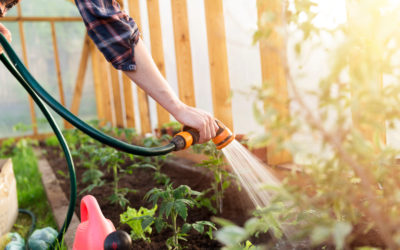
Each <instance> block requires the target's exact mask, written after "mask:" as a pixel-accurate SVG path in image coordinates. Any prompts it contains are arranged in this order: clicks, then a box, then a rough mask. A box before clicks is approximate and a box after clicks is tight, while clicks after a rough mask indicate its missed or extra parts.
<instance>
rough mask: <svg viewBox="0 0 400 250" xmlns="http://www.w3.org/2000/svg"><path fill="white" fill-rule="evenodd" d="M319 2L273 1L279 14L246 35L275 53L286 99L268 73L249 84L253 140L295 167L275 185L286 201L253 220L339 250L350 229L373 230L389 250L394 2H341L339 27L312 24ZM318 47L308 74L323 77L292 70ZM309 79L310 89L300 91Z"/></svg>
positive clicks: (393, 231)
mask: <svg viewBox="0 0 400 250" xmlns="http://www.w3.org/2000/svg"><path fill="white" fill-rule="evenodd" d="M259 3H260V4H265V3H267V1H266V0H262V1H259ZM276 3H279V2H278V1H276ZM321 4H322V3H321V2H318V1H309V0H295V1H291V2H290V4H288V5H282V6H283V11H282V12H281V11H278V12H277V11H275V12H273V11H271V10H267V11H265V12H264V13H263V14H262V15H261V18H260V21H259V29H258V31H257V32H256V33H255V35H254V40H255V41H256V42H260V43H261V44H262V45H263V46H264V47H265V48H267V49H268V50H269V51H270V52H271V53H276V55H277V58H278V61H279V62H280V63H281V64H280V65H279V66H280V67H281V68H280V69H279V70H281V75H280V76H282V77H283V76H284V78H285V81H286V83H287V86H288V89H289V93H290V95H289V98H286V97H285V96H283V95H284V94H282V91H280V90H281V89H280V90H277V89H278V88H277V87H276V86H278V85H279V86H284V85H282V84H283V83H282V82H277V81H275V79H274V78H273V77H271V79H267V80H266V81H265V82H263V84H262V85H261V86H260V87H256V88H254V92H252V95H253V96H254V97H255V100H256V101H255V103H254V114H255V118H256V121H257V122H258V123H259V124H260V126H262V127H263V128H265V132H264V133H262V134H261V135H260V136H259V137H258V138H257V140H255V141H253V144H254V145H258V146H269V145H273V149H274V150H276V151H280V150H286V151H290V152H291V153H292V154H293V155H294V158H295V160H296V161H298V162H301V163H302V167H301V170H302V173H301V174H299V173H295V172H293V173H291V174H289V175H288V177H287V179H286V180H285V181H284V182H283V184H282V189H283V190H284V191H285V192H286V193H290V196H288V195H287V194H285V192H277V193H276V195H275V197H274V198H273V199H272V200H271V202H270V204H269V205H268V206H267V207H266V208H263V209H261V210H260V211H259V214H258V215H257V218H259V219H265V218H271V213H272V212H271V210H274V212H273V214H274V220H275V223H276V224H277V225H278V226H279V227H280V228H281V230H282V231H283V232H284V231H285V228H286V229H288V228H289V229H291V230H289V231H293V232H294V235H291V234H289V236H291V237H289V238H290V240H294V239H293V238H294V236H296V237H298V238H306V239H309V240H310V242H311V243H312V244H315V245H317V244H325V243H329V244H334V245H335V247H336V249H346V248H349V246H350V245H351V244H352V243H353V241H354V240H355V238H356V236H357V235H355V234H354V232H355V231H356V230H354V229H355V228H361V229H363V230H365V232H367V231H370V230H374V231H375V232H377V234H378V235H379V238H380V239H381V240H382V243H383V244H384V245H385V248H389V249H397V248H398V247H399V241H398V237H399V235H400V229H399V227H398V226H397V225H398V223H399V218H400V206H399V203H398V200H399V199H398V197H399V196H398V195H399V189H398V184H399V181H398V178H397V176H398V164H397V163H396V158H397V155H399V149H398V148H395V147H393V146H392V145H390V144H387V143H385V140H386V137H385V134H386V131H388V130H392V129H398V121H399V116H398V107H399V105H400V99H399V96H400V87H399V84H398V82H399V79H400V76H399V73H398V72H399V66H400V65H399V63H398V62H397V61H396V60H395V58H397V55H398V54H399V52H400V46H399V44H400V37H399V36H398V32H397V29H398V25H399V24H400V18H399V16H398V10H399V9H400V5H399V3H398V2H395V1H380V0H370V1H353V0H348V1H346V7H347V10H346V11H347V14H348V16H347V17H348V19H347V22H343V23H342V24H339V25H337V26H335V27H329V28H327V27H323V26H322V25H318V18H319V16H320V13H318V9H319V7H320V6H319V5H321ZM345 14H346V13H345ZM282 20H283V21H286V23H282V22H280V21H282ZM288 40H291V41H293V42H294V43H286V41H288ZM327 40H330V41H335V43H334V44H328V43H327V42H326V41H327ZM279 41H281V43H279ZM285 45H288V47H285ZM321 51H324V53H326V58H327V59H328V60H325V61H324V63H323V64H324V65H325V66H326V67H324V68H323V69H322V68H320V67H319V65H317V66H316V68H314V69H318V71H324V73H323V74H321V75H320V76H318V77H315V75H314V72H316V70H313V72H312V73H310V72H308V71H306V70H299V71H298V69H302V68H304V67H306V63H305V61H307V60H306V58H311V57H313V56H314V55H316V54H317V53H320V52H321ZM286 52H288V53H286ZM314 53H315V54H314ZM288 54H289V55H291V57H290V58H288V57H287V55H288ZM288 59H290V63H291V65H289V63H288V62H289V60H288ZM319 63H320V65H322V62H319ZM293 65H296V67H294V66H293ZM314 66H315V65H314ZM280 76H279V77H280ZM313 80H315V83H316V84H315V85H316V86H317V87H316V88H314V89H313V90H312V91H309V90H305V89H301V86H302V85H303V84H304V82H310V81H313ZM286 83H285V84H286ZM279 88H280V87H279ZM283 92H284V91H283ZM282 97H283V98H282ZM310 100H313V101H311V102H310ZM288 106H290V107H292V108H291V110H290V111H287V110H286V107H288ZM289 113H290V116H289V115H288V114H289ZM299 135H302V139H301V140H297V141H296V140H295V138H296V137H297V136H299ZM302 145H312V146H313V147H312V150H311V149H310V147H304V146H302ZM299 180H301V181H299ZM282 204H283V205H282ZM277 208H279V209H277ZM377 238H378V237H377Z"/></svg>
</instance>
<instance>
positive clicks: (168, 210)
mask: <svg viewBox="0 0 400 250" xmlns="http://www.w3.org/2000/svg"><path fill="white" fill-rule="evenodd" d="M173 207H174V202H173V201H170V202H168V203H167V204H166V205H165V216H166V217H167V218H168V217H169V215H170V214H171V211H172V208H173Z"/></svg>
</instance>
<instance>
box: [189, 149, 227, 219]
mask: <svg viewBox="0 0 400 250" xmlns="http://www.w3.org/2000/svg"><path fill="white" fill-rule="evenodd" d="M192 148H193V151H194V152H196V153H199V154H205V155H207V156H208V159H207V160H203V161H202V162H201V163H200V164H197V166H200V167H204V168H207V169H209V170H210V171H211V172H212V173H213V177H214V181H213V182H212V184H211V190H212V192H213V194H212V196H211V200H212V201H215V205H216V207H217V209H218V211H219V212H220V213H222V209H223V198H224V192H225V190H226V189H227V188H228V187H229V186H230V185H231V181H232V178H233V175H232V174H231V173H230V172H228V171H226V170H225V162H224V159H223V153H222V151H220V150H218V149H217V148H216V147H215V144H214V143H212V142H207V143H205V144H202V145H194V146H193V147H192ZM205 192H208V190H206V191H205ZM199 198H200V199H199V202H200V204H201V205H203V206H205V207H208V208H209V209H210V210H211V211H212V212H213V213H216V209H214V208H213V207H212V206H211V202H210V201H209V198H207V196H205V195H203V196H200V197H199Z"/></svg>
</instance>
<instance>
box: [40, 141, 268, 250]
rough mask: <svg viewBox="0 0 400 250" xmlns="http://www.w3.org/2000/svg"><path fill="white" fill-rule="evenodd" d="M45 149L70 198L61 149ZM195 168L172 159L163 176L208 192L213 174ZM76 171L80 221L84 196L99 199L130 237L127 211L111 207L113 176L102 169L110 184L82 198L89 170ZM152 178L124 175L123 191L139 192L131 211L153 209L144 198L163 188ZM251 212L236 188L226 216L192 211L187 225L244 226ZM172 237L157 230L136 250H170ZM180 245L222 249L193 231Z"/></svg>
mask: <svg viewBox="0 0 400 250" xmlns="http://www.w3.org/2000/svg"><path fill="white" fill-rule="evenodd" d="M42 147H43V148H44V149H45V150H46V152H47V153H46V154H45V156H46V158H47V160H48V161H49V163H50V165H51V166H52V168H53V170H54V172H55V173H56V176H57V178H58V180H59V183H60V185H61V187H62V189H63V191H64V192H65V193H66V195H67V197H69V193H70V190H69V188H70V185H69V178H66V177H65V175H63V174H62V172H63V173H67V165H66V163H65V159H64V158H63V157H60V156H62V153H61V151H60V149H58V148H52V147H45V146H44V145H42ZM186 158H187V157H186ZM131 164H132V162H129V161H128V160H127V161H126V163H125V164H124V165H125V167H126V166H129V165H131ZM194 165H195V162H193V161H190V160H188V159H185V157H172V159H171V160H168V162H166V163H165V164H164V165H163V167H162V173H164V174H166V175H168V176H169V178H171V181H172V182H173V186H174V187H177V186H179V185H188V186H190V187H191V188H192V189H193V190H197V191H203V190H205V189H208V188H209V187H210V186H211V182H212V176H211V173H208V172H204V170H203V169H200V168H199V167H195V166H194ZM75 168H76V176H77V180H78V187H77V188H78V189H77V191H78V199H77V201H78V202H77V204H76V207H75V212H76V214H77V215H78V217H80V211H79V206H80V200H81V199H82V198H83V196H84V195H86V194H91V195H93V196H94V197H96V199H97V201H98V202H99V205H100V207H101V209H102V212H103V214H104V216H105V217H106V218H108V219H110V220H111V221H112V222H113V223H114V225H115V227H116V228H117V229H122V230H124V231H126V232H128V233H129V232H130V228H129V226H127V225H125V224H121V223H120V214H121V213H123V212H124V210H123V209H122V208H121V207H120V206H119V205H116V204H111V203H110V202H109V201H108V199H107V198H108V197H109V196H110V195H111V194H112V186H111V182H112V179H113V177H112V174H111V172H108V171H107V170H106V168H103V169H104V171H103V172H104V177H103V179H104V180H105V181H106V183H107V184H105V185H104V186H102V187H100V188H95V189H94V190H92V191H91V192H90V193H85V194H82V195H79V193H80V191H81V190H83V189H84V188H85V187H86V184H84V183H83V182H82V181H81V179H82V174H83V173H84V172H85V171H86V170H87V169H86V168H84V167H81V164H80V162H78V161H75ZM202 170H203V171H202ZM61 171H62V172H61ZM60 173H61V174H60ZM153 174H154V171H153V170H151V169H136V170H134V172H133V174H132V175H125V176H123V177H122V178H121V179H120V181H119V187H120V188H129V189H134V190H137V192H136V193H129V194H128V195H127V196H126V198H127V199H128V200H129V202H130V204H129V206H130V207H133V208H136V209H139V208H140V207H141V206H143V207H147V208H151V204H150V203H148V202H147V201H144V200H143V197H144V195H145V194H146V193H147V192H148V191H149V190H151V189H152V188H154V187H159V188H161V187H163V186H162V185H160V184H157V183H156V181H155V180H153ZM252 209H253V208H252V206H251V202H250V200H249V198H248V196H247V195H246V193H245V191H244V190H242V191H239V189H238V187H237V186H236V185H235V184H233V185H231V187H229V188H228V189H227V190H226V193H225V195H224V199H223V212H222V213H221V214H216V215H214V214H213V213H212V212H210V211H209V210H208V209H206V208H200V209H199V208H193V209H190V210H189V216H188V218H187V222H189V223H193V222H195V221H199V220H208V221H211V218H212V217H213V216H217V217H221V218H225V219H228V220H230V221H232V222H234V223H236V224H238V225H243V224H244V222H245V221H246V220H247V219H249V218H250V213H251V211H252ZM178 223H179V225H182V224H183V221H182V220H181V221H179V222H178ZM171 235H172V231H171V230H164V231H163V232H161V233H159V234H158V233H157V232H156V230H153V233H152V235H151V243H146V242H144V241H136V242H134V247H135V249H167V248H166V246H165V241H166V239H167V238H169V237H170V236H171ZM268 240H269V236H268V235H267V234H266V235H263V236H262V237H260V238H258V239H256V240H255V241H254V242H253V243H259V242H267V241H268ZM181 243H182V245H183V246H184V247H185V248H186V249H220V248H221V246H222V245H221V244H220V243H219V242H218V241H216V240H211V239H210V238H209V237H208V236H206V235H201V234H199V233H197V232H194V231H192V232H191V233H190V236H189V237H188V241H187V242H184V241H181Z"/></svg>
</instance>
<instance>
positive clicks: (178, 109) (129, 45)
mask: <svg viewBox="0 0 400 250" xmlns="http://www.w3.org/2000/svg"><path fill="white" fill-rule="evenodd" d="M75 3H76V5H77V7H78V9H79V12H80V14H81V16H82V18H83V21H84V23H85V25H86V28H87V30H88V34H89V36H90V38H91V39H92V40H93V41H94V43H95V44H96V46H97V48H98V49H99V50H100V51H101V52H102V53H103V55H104V57H105V58H106V59H107V61H109V62H110V63H111V64H112V65H113V66H114V67H115V68H116V69H119V70H122V71H124V73H125V74H127V75H128V77H130V78H131V79H132V80H133V81H134V82H135V83H136V84H137V85H139V86H140V87H141V88H142V89H143V90H144V91H145V92H146V93H147V94H149V95H150V96H151V97H152V98H153V99H154V100H155V101H156V102H158V103H159V104H160V105H161V106H163V107H164V108H165V109H166V110H167V111H168V112H170V113H171V114H172V115H173V116H174V117H175V119H176V120H178V121H179V122H181V123H182V124H185V125H187V126H190V127H192V128H195V129H197V130H198V131H199V132H200V140H199V142H200V143H203V142H206V141H208V140H210V139H211V138H213V137H215V133H216V131H217V130H218V126H217V124H216V123H215V120H214V118H213V117H212V116H211V115H210V114H209V113H207V112H205V111H203V110H200V109H196V108H193V107H189V106H187V105H185V104H184V103H183V102H181V101H180V100H179V99H178V98H177V97H176V95H175V94H174V92H173V91H172V90H171V88H170V86H169V85H168V83H167V81H166V80H165V78H164V77H163V76H162V75H161V73H160V71H159V70H158V68H157V66H156V65H155V63H154V61H153V59H152V57H151V56H150V53H149V52H148V50H147V49H146V47H145V46H144V44H143V42H142V41H141V39H140V38H139V29H138V27H137V25H136V23H135V22H134V20H133V19H132V18H131V17H129V16H128V15H126V13H124V12H123V11H122V10H121V9H120V6H119V5H118V4H117V2H116V1H115V0H75Z"/></svg>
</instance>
